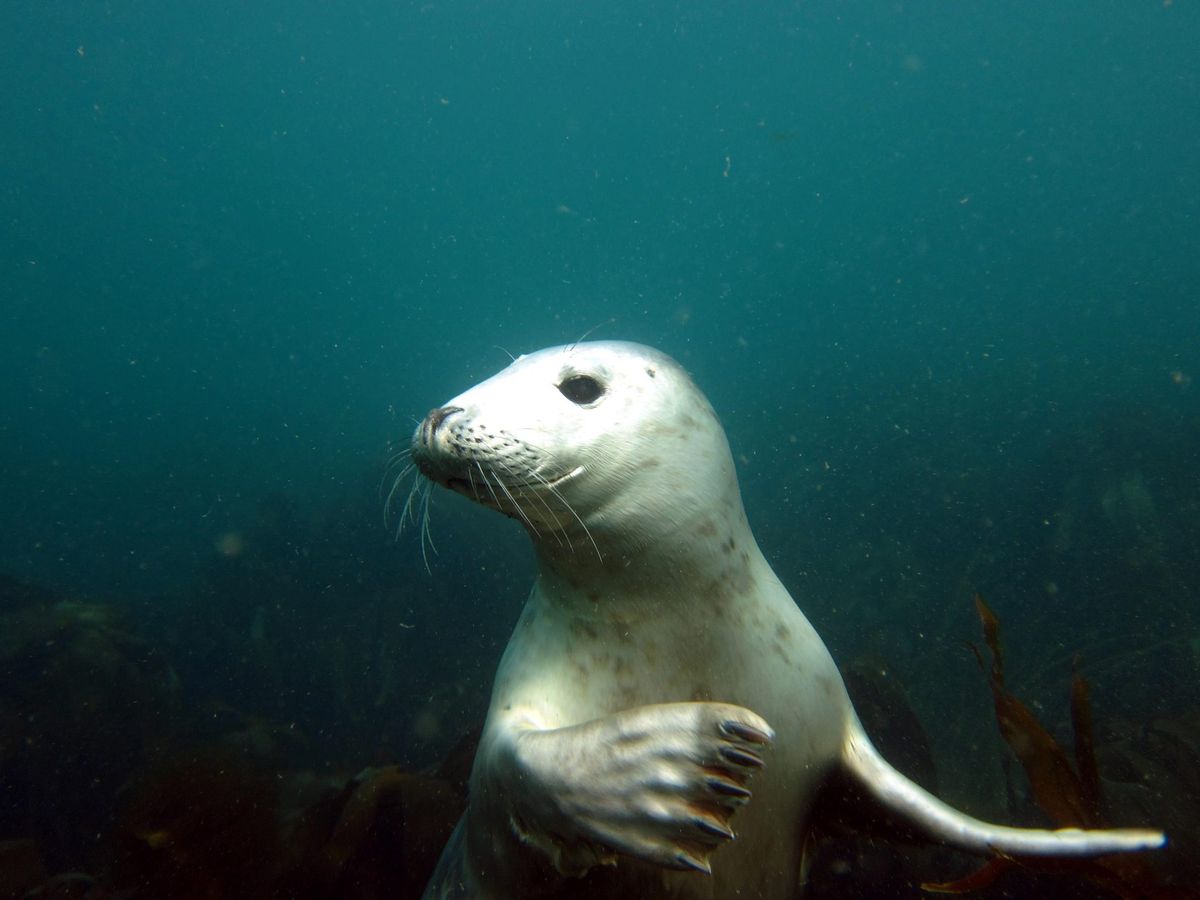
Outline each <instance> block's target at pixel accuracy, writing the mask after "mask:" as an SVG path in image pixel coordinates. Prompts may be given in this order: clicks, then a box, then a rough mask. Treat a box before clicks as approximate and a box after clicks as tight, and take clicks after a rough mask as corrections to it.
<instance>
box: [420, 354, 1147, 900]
mask: <svg viewBox="0 0 1200 900" xmlns="http://www.w3.org/2000/svg"><path fill="white" fill-rule="evenodd" d="M412 455H413V461H414V462H415V463H416V465H417V466H418V467H419V469H420V471H421V472H422V473H423V474H424V475H426V476H427V477H428V478H430V479H432V480H433V481H435V482H437V483H438V484H441V485H443V486H445V487H447V488H449V489H451V490H454V491H457V492H459V493H462V494H465V495H466V496H468V497H470V498H471V499H473V500H475V501H477V502H479V503H481V504H483V505H485V506H489V507H491V508H493V509H497V510H499V511H501V512H503V513H505V514H506V515H509V516H512V517H514V518H517V519H519V520H521V522H522V523H523V524H524V526H525V528H526V530H527V531H528V532H529V534H530V536H531V538H532V540H533V545H534V549H535V552H536V554H537V557H538V564H539V565H538V575H537V579H536V581H535V584H534V587H533V590H532V592H531V594H530V597H529V599H528V601H527V602H526V605H525V608H524V610H523V611H522V614H521V617H520V620H519V621H518V623H517V626H516V629H515V630H514V632H513V635H512V638H511V639H510V642H509V644H508V647H507V649H506V650H505V653H504V656H503V659H502V660H501V663H500V667H499V669H498V671H497V673H496V680H495V684H494V687H493V694H492V700H491V705H490V708H489V712H488V718H487V722H486V724H485V726H484V732H483V735H482V738H481V741H480V745H479V749H478V752H477V755H476V759H475V764H474V768H473V771H472V775H471V783H470V801H469V805H468V809H467V812H466V813H465V814H464V816H463V819H462V821H461V822H460V823H459V826H458V828H457V829H456V830H455V833H454V836H453V837H452V838H451V840H450V843H449V844H448V845H447V847H446V849H445V851H444V853H443V855H442V858H441V861H440V863H439V865H438V868H437V871H436V872H435V873H434V876H433V878H432V879H431V881H430V883H429V886H428V887H427V889H426V894H425V896H426V897H427V898H448V897H464V898H465V897H472V898H485V897H486V898H517V897H524V896H532V895H539V896H540V895H546V896H552V897H554V896H564V897H568V896H569V897H574V898H583V900H589V898H608V897H613V898H618V897H619V898H622V900H628V898H629V897H660V896H661V897H667V896H669V897H673V898H693V897H694V898H701V897H703V898H733V897H739V898H746V897H752V898H764V900H766V898H771V900H773V898H780V900H782V898H791V897H796V896H798V895H799V892H800V882H801V871H800V870H801V855H802V848H803V846H804V838H805V833H806V828H807V825H808V822H807V819H808V816H809V812H810V809H811V807H812V805H813V801H814V798H815V796H816V793H817V791H818V789H819V788H820V787H821V785H822V784H823V783H824V782H826V781H827V780H828V776H829V775H830V773H831V772H832V771H833V770H835V769H839V770H841V771H842V772H843V773H845V774H846V775H848V776H850V778H851V779H852V780H856V781H857V782H859V786H860V787H861V788H862V789H863V790H864V792H865V793H866V794H867V795H869V796H871V797H872V798H874V800H875V801H877V802H879V803H882V804H883V805H885V806H886V807H888V808H890V809H891V810H892V811H893V812H895V813H898V814H900V815H902V816H904V817H906V818H908V819H910V820H911V821H913V822H914V823H915V824H916V825H918V826H920V827H922V828H924V829H925V830H926V831H928V832H929V833H930V834H931V835H933V836H934V837H937V838H940V839H943V840H946V841H949V842H952V843H954V844H956V845H958V846H961V847H964V848H967V849H972V850H976V851H978V852H982V853H991V852H993V851H1000V852H1006V853H1011V854H1016V855H1031V854H1074V855H1080V854H1097V853H1111V852H1115V851H1119V850H1128V849H1143V848H1145V847H1149V846H1158V845H1160V844H1161V842H1162V840H1163V838H1162V835H1161V834H1159V833H1157V832H1148V831H1111V832H1085V831H1068V832H1048V831H1038V830H1026V829H1015V828H1005V827H1003V826H995V825H989V824H987V823H983V822H979V821H978V820H975V819H972V818H970V817H968V816H965V815H964V814H962V813H959V812H957V811H955V810H953V809H951V808H950V807H947V806H946V805H945V804H943V803H941V802H940V801H938V800H937V799H936V798H934V797H932V796H931V795H929V794H928V793H926V792H925V791H923V790H922V789H921V788H920V787H918V786H917V785H916V784H914V783H912V782H911V781H908V780H907V779H906V778H904V777H903V776H902V775H900V774H899V773H898V772H896V770H895V769H893V768H892V767H891V766H889V765H888V764H887V763H886V762H885V761H884V760H883V759H882V758H881V757H880V756H879V754H878V753H877V752H876V751H875V748H874V747H873V746H872V745H871V743H870V741H869V740H868V739H867V737H866V735H865V734H864V733H863V731H862V727H861V725H860V724H859V722H858V719H857V717H856V716H855V714H854V711H853V709H852V708H851V706H850V702H849V699H848V697H847V694H846V690H845V687H844V685H843V684H842V681H841V677H840V675H839V674H838V671H837V667H836V666H835V665H834V662H833V660H832V659H831V658H830V656H829V653H828V651H827V650H826V648H825V646H824V644H823V643H822V641H821V639H820V638H819V636H818V635H817V634H816V632H815V631H814V630H813V628H812V626H811V625H810V624H809V622H808V620H807V619H806V618H805V617H804V615H803V613H801V611H800V609H799V607H797V605H796V604H795V602H794V601H793V600H792V598H791V596H790V595H789V594H788V592H787V591H786V590H785V589H784V587H783V586H782V585H781V584H780V583H779V580H778V579H777V578H776V577H775V574H774V573H773V572H772V571H771V568H770V566H769V565H768V564H767V562H766V560H765V559H764V558H763V556H762V554H761V552H760V551H759V549H758V546H757V544H756V543H755V540H754V537H753V534H752V533H751V531H750V528H749V525H748V523H747V521H746V516H745V512H744V510H743V508H742V502H741V496H740V493H739V491H738V486H737V478H736V474H735V471H734V465H733V460H732V456H731V454H730V452H729V447H728V444H727V442H726V439H725V434H724V431H723V429H722V428H721V426H720V422H719V421H718V419H717V417H716V415H715V413H714V412H713V410H712V408H711V407H710V406H709V404H708V401H707V400H706V399H705V398H704V396H703V394H701V392H700V391H699V390H698V389H697V388H696V386H695V385H694V384H693V383H692V380H691V379H690V378H689V377H688V376H687V374H686V373H685V372H684V371H683V369H682V368H680V366H679V365H678V364H677V363H675V362H674V361H673V360H671V359H670V358H669V357H667V356H665V355H663V354H662V353H660V352H658V351H656V350H652V349H650V348H647V347H642V346H639V345H636V344H627V343H621V342H596V343H581V344H575V345H571V346H566V347H556V348H551V349H548V350H543V351H540V352H538V353H534V354H531V355H529V356H523V357H521V358H519V359H517V360H516V361H514V362H513V364H512V365H511V366H509V367H508V368H507V369H505V370H504V371H502V372H500V373H499V374H497V375H495V376H493V377H492V378H490V379H488V380H487V381H484V382H482V383H481V384H479V385H477V386H475V387H473V388H471V389H470V390H468V391H466V392H465V393H463V394H461V395H460V396H458V397H456V398H454V399H453V400H451V401H450V402H449V403H447V404H446V405H445V406H441V407H438V408H437V409H434V410H433V411H431V412H430V413H429V415H427V416H426V418H425V420H424V421H423V422H422V423H421V424H420V426H419V427H418V428H417V430H416V432H415V434H414V435H413V444H412ZM751 785H752V786H753V789H754V795H755V796H754V799H753V800H751ZM735 826H736V831H737V840H736V841H734V840H733V838H734V831H735Z"/></svg>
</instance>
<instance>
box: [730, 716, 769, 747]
mask: <svg viewBox="0 0 1200 900" xmlns="http://www.w3.org/2000/svg"><path fill="white" fill-rule="evenodd" d="M721 732H722V733H723V734H724V735H725V736H726V737H738V738H741V739H742V740H743V741H749V742H750V743H752V744H769V743H771V741H772V740H774V738H775V732H774V731H761V730H760V729H758V728H755V727H754V726H753V725H747V724H746V723H745V722H739V721H737V720H736V719H726V720H725V721H724V722H722V723H721Z"/></svg>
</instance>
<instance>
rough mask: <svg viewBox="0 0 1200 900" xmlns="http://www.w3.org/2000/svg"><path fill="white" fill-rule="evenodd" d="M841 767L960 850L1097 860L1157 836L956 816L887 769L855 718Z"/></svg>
mask: <svg viewBox="0 0 1200 900" xmlns="http://www.w3.org/2000/svg"><path fill="white" fill-rule="evenodd" d="M842 764H843V767H844V769H845V770H846V771H847V772H848V773H849V774H850V776H851V777H852V778H853V779H854V781H855V783H856V784H857V785H858V786H859V787H861V788H862V789H864V790H865V791H866V792H867V793H868V794H869V795H870V796H871V797H872V798H873V799H874V800H876V801H877V802H879V803H881V804H882V805H883V806H884V807H885V808H886V809H887V810H889V811H890V812H892V813H894V814H896V815H898V816H900V817H901V818H902V819H904V820H905V821H906V822H908V823H910V824H912V825H914V826H916V827H917V828H918V829H920V830H921V831H924V832H925V833H926V834H928V835H930V836H931V837H934V838H937V839H939V840H941V841H944V842H946V843H947V844H950V845H952V846H955V847H959V848H961V849H963V850H972V851H974V852H976V853H982V854H985V855H991V854H1001V855H1004V856H1015V857H1020V856H1075V857H1086V856H1103V855H1105V854H1108V853H1127V852H1132V851H1137V850H1153V849H1156V848H1158V847H1162V846H1164V845H1165V844H1166V842H1167V839H1166V836H1165V835H1163V833H1162V832H1161V831H1153V830H1150V829H1144V828H1112V829H1091V830H1089V829H1082V828H1061V829H1058V830H1050V829H1042V828H1013V827H1011V826H1007V825H993V824H992V823H990V822H984V821H981V820H979V819H976V818H973V817H971V816H968V815H967V814H966V813H962V812H959V811H958V810H956V809H954V808H953V807H952V806H949V805H948V804H946V803H943V802H942V801H941V800H939V799H938V798H937V797H935V796H933V795H932V794H930V793H929V792H928V791H926V790H925V789H924V788H922V787H920V786H919V785H918V784H916V783H915V782H913V781H910V780H909V779H908V778H906V777H905V776H903V775H901V774H900V773H899V772H898V771H896V770H895V769H894V768H892V766H891V765H889V764H888V762H887V760H885V759H884V758H883V757H882V756H880V755H879V751H878V750H876V749H875V747H874V745H872V744H871V741H870V739H869V738H868V737H867V735H866V733H865V732H864V731H863V728H862V725H861V724H860V723H859V722H858V721H857V717H854V718H853V720H852V721H851V722H850V723H849V724H848V727H847V729H846V738H845V742H844V744H843V747H842Z"/></svg>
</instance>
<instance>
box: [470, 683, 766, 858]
mask: <svg viewBox="0 0 1200 900" xmlns="http://www.w3.org/2000/svg"><path fill="white" fill-rule="evenodd" d="M506 731H507V734H506V735H504V736H503V737H501V741H502V742H503V743H504V745H505V746H503V747H500V746H497V747H496V748H495V750H496V753H497V756H496V757H494V761H495V763H496V765H495V766H494V768H493V772H494V773H495V775H496V777H498V778H501V779H504V780H506V781H510V783H511V785H512V787H513V789H511V790H509V791H507V792H506V794H507V796H509V797H511V798H513V805H512V808H511V818H510V821H511V823H512V826H513V828H514V830H515V831H516V833H517V834H518V836H519V837H520V839H521V840H522V841H523V842H525V843H526V844H530V845H532V846H535V847H538V848H539V849H541V850H542V851H543V852H544V853H546V854H547V856H548V857H549V859H550V861H551V862H552V863H553V865H554V867H555V868H556V869H557V870H558V871H559V872H561V873H562V874H565V875H579V874H582V873H583V872H585V871H586V870H587V869H589V868H591V867H592V866H594V865H597V864H605V863H613V862H615V861H616V860H615V857H616V854H626V855H629V856H633V857H636V858H638V859H641V860H644V861H646V862H650V863H653V864H655V865H659V866H664V867H666V868H671V869H682V870H695V871H700V872H705V873H707V872H709V871H710V868H709V861H708V857H709V854H711V853H712V852H713V850H715V849H716V848H717V847H719V846H720V845H722V844H724V843H725V842H727V841H730V840H732V839H733V838H734V832H733V829H732V826H731V822H730V820H731V818H732V817H733V815H734V813H735V812H736V811H737V810H738V809H739V808H740V807H741V806H743V805H744V804H745V803H746V802H747V801H748V800H749V799H750V791H749V789H748V788H747V786H746V785H747V782H748V781H749V780H750V778H751V777H752V776H753V774H754V773H755V771H757V770H758V769H759V768H761V767H762V765H763V756H762V753H763V750H764V749H765V748H766V746H767V745H768V744H769V743H770V741H771V740H772V738H773V737H774V732H773V731H772V730H771V727H770V726H769V725H768V724H767V723H766V722H765V721H764V720H763V719H762V718H761V717H760V716H758V715H757V714H755V713H753V712H751V711H750V710H748V709H744V708H742V707H739V706H732V705H730V704H724V703H666V704H660V705H653V706H641V707H636V708H634V709H630V710H624V711H622V712H618V713H614V714H612V715H608V716H604V717H602V718H599V719H595V720H592V721H590V722H585V723H583V724H580V725H574V726H569V727H566V728H554V729H537V728H533V727H528V726H525V727H521V726H519V725H516V726H513V727H511V728H509V729H506ZM494 786H495V787H496V789H497V790H498V791H504V787H503V786H502V785H500V784H496V785H494ZM518 786H519V787H518Z"/></svg>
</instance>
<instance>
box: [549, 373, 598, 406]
mask: <svg viewBox="0 0 1200 900" xmlns="http://www.w3.org/2000/svg"><path fill="white" fill-rule="evenodd" d="M558 390H559V392H560V393H561V394H562V395H563V396H564V397H566V398H567V399H568V400H570V401H571V402H572V403H577V404H578V405H580V406H586V405H587V404H589V403H595V402H596V401H597V400H599V399H600V398H601V397H602V396H603V395H604V385H602V384H601V383H600V382H598V381H597V380H596V379H595V378H593V377H592V376H591V375H572V376H571V377H570V378H568V379H567V380H566V381H564V382H563V383H562V384H560V385H559V386H558Z"/></svg>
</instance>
